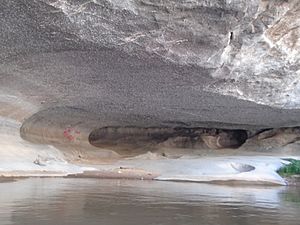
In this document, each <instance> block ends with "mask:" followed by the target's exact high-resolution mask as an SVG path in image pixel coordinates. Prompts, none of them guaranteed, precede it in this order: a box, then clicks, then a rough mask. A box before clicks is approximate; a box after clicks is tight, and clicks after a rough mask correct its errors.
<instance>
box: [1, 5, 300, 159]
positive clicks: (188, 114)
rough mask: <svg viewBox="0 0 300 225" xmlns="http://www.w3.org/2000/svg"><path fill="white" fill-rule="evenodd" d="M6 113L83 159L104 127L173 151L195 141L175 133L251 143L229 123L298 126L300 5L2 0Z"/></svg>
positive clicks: (38, 138)
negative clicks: (154, 134)
mask: <svg viewBox="0 0 300 225" xmlns="http://www.w3.org/2000/svg"><path fill="white" fill-rule="evenodd" d="M0 116H1V118H2V120H3V121H4V120H5V118H6V119H7V120H14V121H17V122H18V123H20V124H22V126H21V137H22V138H23V139H25V140H27V141H30V142H32V143H36V144H49V145H54V146H55V147H57V148H59V149H65V148H69V149H72V154H73V155H74V154H75V155H76V157H79V158H81V157H82V155H83V153H82V152H84V150H86V152H90V153H89V154H91V155H93V157H97V156H96V155H97V154H98V153H97V154H96V153H95V151H94V150H95V149H96V148H97V144H95V143H94V145H93V144H92V145H91V143H90V142H91V140H90V137H91V136H90V135H91V133H92V132H93V131H95V130H98V131H99V130H100V131H101V129H104V128H111V127H117V129H119V130H122V129H127V128H128V127H130V128H133V129H134V131H135V132H136V133H133V134H131V136H133V137H135V134H140V133H141V130H143V129H148V128H159V129H162V130H164V129H166V133H163V134H162V133H161V132H158V133H157V134H158V135H159V136H160V138H163V137H164V135H167V138H165V139H164V140H160V141H159V143H158V144H159V145H160V146H171V145H172V144H173V145H174V146H175V147H178V146H179V145H180V146H185V147H193V146H195V143H194V144H193V143H192V142H191V139H190V136H189V135H182V134H180V135H177V133H176V132H177V131H176V132H175V133H174V132H173V131H172V129H175V128H176V129H177V128H181V129H187V130H189V129H212V130H213V129H217V130H218V131H221V132H219V133H215V134H212V135H211V134H210V135H200V137H201V140H202V141H204V144H206V145H207V146H208V147H211V148H220V147H221V148H222V147H239V146H240V144H242V143H243V142H244V141H245V138H246V136H240V137H237V136H236V135H235V134H236V133H235V131H233V133H230V132H229V133H228V132H227V131H226V132H225V133H224V132H223V131H224V130H247V132H248V133H251V132H253V133H257V132H260V131H262V130H264V129H271V128H272V129H273V128H274V129H280V128H286V127H297V126H300V2H299V0H249V1H246V0H210V1H207V0H165V1H160V0H159V1H157V0H2V1H1V2H0ZM3 124H4V123H3ZM1 126H2V125H1ZM3 127H4V125H3ZM291 129H292V128H291ZM295 129H296V128H295ZM4 130H5V129H4ZM170 130H171V131H172V132H173V133H172V132H171V134H170ZM293 131H294V130H290V131H288V132H287V133H288V134H291V135H292V136H289V137H287V138H286V137H283V139H284V140H283V141H278V143H279V144H278V145H285V144H286V143H290V142H293V141H297V140H298V136H299V135H298V133H297V134H294V133H293ZM151 132H152V131H151ZM151 132H150V133H151ZM222 132H223V133H222ZM245 132H246V131H245ZM125 133H126V132H125ZM129 133H130V132H129ZM142 133H143V132H142ZM279 133H280V132H279ZM283 133H284V134H285V135H286V132H281V134H282V135H283ZM144 134H145V132H144ZM175 134H176V135H175ZM109 135H111V134H109ZM109 135H108V139H109V138H110V139H112V140H114V138H115V137H116V136H110V137H109ZM147 135H148V134H147V132H146V134H145V135H144V136H142V139H143V140H142V141H141V142H145V141H146V142H147V138H146V139H145V137H147ZM168 135H169V136H168ZM282 135H281V136H282ZM293 135H294V136H293ZM129 136H130V135H129ZM150 136H151V135H150ZM279 136H280V135H279ZM279 136H276V137H277V139H276V138H275V137H274V138H275V139H276V140H279V139H278V138H281V136H280V137H279ZM136 137H137V136H136ZM274 138H273V139H274ZM121 139H123V140H124V139H125V141H123V142H121V143H126V135H125V137H121ZM129 139H130V138H129ZM150 139H151V138H150ZM240 139H241V140H242V141H240ZM281 139H282V138H281ZM131 140H132V138H131ZM151 140H152V141H153V139H151ZM228 140H229V142H228ZM268 140H270V139H268ZM290 140H291V141H290ZM99 142H101V140H100V141H99V139H98V145H100V144H99ZM128 142H130V141H128V140H127V143H128ZM176 143H177V144H176ZM113 144H114V143H113ZM130 144H132V142H130ZM156 144H157V143H156ZM196 144H197V143H196ZM198 144H199V143H198ZM200 145H201V144H199V146H200ZM110 146H112V144H111V143H109V145H108V148H110ZM143 146H144V145H143ZM98 147H99V146H98ZM102 147H103V146H102ZM106 147H107V146H106ZM74 152H75V153H74ZM86 154H87V153H86ZM103 154H104V155H105V156H111V157H114V156H115V155H114V153H112V152H110V151H106V153H103ZM102 156H103V155H102Z"/></svg>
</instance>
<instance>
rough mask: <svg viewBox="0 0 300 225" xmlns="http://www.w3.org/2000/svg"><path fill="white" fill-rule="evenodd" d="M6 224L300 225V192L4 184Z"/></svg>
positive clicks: (0, 188)
mask: <svg viewBox="0 0 300 225" xmlns="http://www.w3.org/2000/svg"><path fill="white" fill-rule="evenodd" d="M0 224H1V225H11V224H18V225H19V224H20V225H26V224H30V225H69V224H70V225H73V224H74V225H94V224H95V225H96V224H97V225H143V224H147V225H176V224H181V225H190V224H191V225H207V224H211V225H237V224H238V225H248V224H249V225H250V224H251V225H253V224H264V225H272V224H276V225H279V224H284V225H299V224H300V189H299V187H298V188H296V187H283V186H225V185H212V184H201V183H179V182H164V181H161V182H159V181H142V180H100V179H70V178H29V179H21V180H17V181H14V182H0Z"/></svg>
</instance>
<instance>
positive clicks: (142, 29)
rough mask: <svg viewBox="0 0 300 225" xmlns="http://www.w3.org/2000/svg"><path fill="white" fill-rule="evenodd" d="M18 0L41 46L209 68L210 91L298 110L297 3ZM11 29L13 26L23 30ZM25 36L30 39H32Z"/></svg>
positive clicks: (278, 0)
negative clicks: (112, 51) (89, 48)
mask: <svg viewBox="0 0 300 225" xmlns="http://www.w3.org/2000/svg"><path fill="white" fill-rule="evenodd" d="M12 2H14V1H12ZM17 2H19V1H17ZM21 2H24V3H23V4H24V6H23V8H22V9H23V10H24V11H25V12H24V13H27V15H28V13H29V16H28V18H26V19H28V20H31V21H32V22H34V24H31V25H30V26H31V27H30V28H32V29H35V30H36V31H38V33H39V35H40V34H42V35H46V34H48V35H49V36H48V37H47V39H48V40H44V41H45V43H43V44H44V45H47V43H46V42H47V41H48V43H49V41H51V39H52V40H53V39H56V41H57V39H61V40H60V41H59V43H52V44H50V45H53V46H51V47H54V48H58V49H61V48H62V49H65V48H66V47H67V48H76V47H75V46H72V45H73V44H72V43H74V42H75V43H77V44H78V43H82V42H84V43H92V44H93V45H95V46H101V47H108V48H116V49H120V50H122V51H125V52H128V53H130V54H136V55H139V56H141V55H147V54H150V55H156V56H158V57H159V58H161V59H162V60H166V61H169V62H172V63H175V64H179V65H193V66H197V67H198V68H199V69H201V70H207V71H208V74H207V76H210V77H213V78H214V81H213V82H212V83H211V84H209V85H207V86H206V87H205V90H207V91H208V92H216V93H219V94H222V95H230V96H234V97H237V98H240V99H244V100H250V101H253V102H256V103H260V104H265V105H270V106H276V107H284V108H299V107H300V97H299V96H300V83H299V76H300V70H299V65H300V61H299V60H300V27H299V26H300V16H299V15H300V2H299V1H298V0H289V1H286V0H250V1H244V0H211V1H204V0H193V1H186V0H180V1H178V0H168V1H156V0H126V1H119V0H103V1H101V0H92V1H87V0H84V1H83V0H77V1H73V0H57V1H53V0H42V1H39V2H33V1H21ZM15 3H16V2H15ZM2 4H3V3H2ZM4 4H5V3H4ZM10 4H11V5H13V3H10ZM21 4H22V3H18V5H21ZM17 13H18V12H16V16H21V15H20V14H19V15H18V14H17ZM31 21H28V22H31ZM20 25H21V24H20ZM32 25H33V26H34V27H32ZM14 26H15V27H14V28H15V29H17V31H23V30H24V29H26V26H25V27H19V26H18V25H14ZM2 29H3V28H2ZM9 29H11V28H9ZM18 29H21V30H18ZM25 32H26V30H25ZM27 32H28V31H27ZM44 32H45V33H44ZM28 35H30V36H27V38H28V41H30V42H31V43H32V44H34V43H33V42H35V40H36V39H37V38H38V37H34V36H31V35H34V34H30V33H28ZM49 39H50V40H49ZM62 44H63V45H64V46H63V47H62V46H59V45H62ZM79 45H81V44H79ZM13 47H14V48H17V46H13ZM30 47H33V46H30ZM43 47H44V46H43ZM18 50H19V49H18Z"/></svg>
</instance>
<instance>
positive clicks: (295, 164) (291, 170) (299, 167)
mask: <svg viewBox="0 0 300 225" xmlns="http://www.w3.org/2000/svg"><path fill="white" fill-rule="evenodd" d="M285 160H287V161H290V162H291V163H290V164H288V165H285V166H284V167H282V168H280V169H279V170H278V171H277V172H278V173H279V175H280V176H283V177H288V176H292V175H297V174H299V175H300V160H296V159H285Z"/></svg>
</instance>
